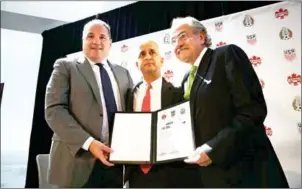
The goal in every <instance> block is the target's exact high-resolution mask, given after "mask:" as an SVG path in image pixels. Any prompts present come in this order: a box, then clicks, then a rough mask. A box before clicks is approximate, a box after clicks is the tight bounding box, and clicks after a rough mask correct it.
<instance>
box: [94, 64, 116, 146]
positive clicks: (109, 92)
mask: <svg viewBox="0 0 302 189" xmlns="http://www.w3.org/2000/svg"><path fill="white" fill-rule="evenodd" d="M96 65H98V66H99V67H100V75H101V82H102V88H103V94H104V98H105V104H106V110H107V118H108V127H109V133H108V134H109V135H110V133H111V132H112V126H113V115H114V113H115V112H116V111H117V107H116V102H115V99H114V93H113V89H112V85H111V81H110V77H109V75H108V73H107V71H106V69H105V68H104V65H103V64H102V63H98V64H96ZM108 137H109V136H107V137H106V138H108ZM105 140H106V139H105ZM104 142H108V141H104Z"/></svg>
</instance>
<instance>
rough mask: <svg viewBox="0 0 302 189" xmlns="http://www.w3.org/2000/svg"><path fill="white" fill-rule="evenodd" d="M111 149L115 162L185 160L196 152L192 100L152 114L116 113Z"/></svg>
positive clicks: (135, 162)
mask: <svg viewBox="0 0 302 189" xmlns="http://www.w3.org/2000/svg"><path fill="white" fill-rule="evenodd" d="M110 147H111V148H112V149H113V152H112V153H111V154H110V156H109V161H111V162H113V163H123V164H142V163H152V164H159V163H166V162H172V161H181V160H184V159H185V158H186V157H187V156H189V155H190V154H191V153H192V152H193V151H194V149H195V143H194V131H193V127H192V122H191V114H190V103H189V101H186V102H182V103H179V104H177V105H174V106H171V107H169V108H165V109H161V110H158V111H156V112H150V113H149V112H148V113H145V112H133V113H123V112H119V113H116V114H115V118H114V125H113V132H112V137H111V144H110Z"/></svg>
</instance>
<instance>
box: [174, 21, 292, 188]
mask: <svg viewBox="0 0 302 189" xmlns="http://www.w3.org/2000/svg"><path fill="white" fill-rule="evenodd" d="M171 32H172V44H173V46H174V53H175V55H176V57H177V58H178V59H179V60H180V61H182V62H185V63H187V64H190V65H191V69H190V72H189V74H187V75H186V77H185V79H184V81H183V88H184V91H185V94H184V99H187V100H190V105H191V110H192V112H191V116H192V120H193V126H194V130H195V143H196V146H198V148H197V149H196V151H195V152H194V153H193V154H192V155H191V156H189V157H188V158H187V159H186V160H185V162H186V163H189V164H195V165H196V166H199V170H200V171H199V174H200V179H201V181H202V184H203V187H205V188H233V187H235V188H241V187H248V188H271V187H273V188H279V187H281V188H288V187H289V186H288V183H287V180H286V177H285V175H284V172H283V170H282V167H281V165H280V163H279V160H278V158H277V156H276V154H275V151H274V149H273V147H272V145H271V143H270V140H269V139H268V137H267V136H266V133H265V128H264V125H263V122H264V120H265V118H266V114H267V109H266V103H265V100H264V96H263V93H262V88H261V85H260V82H259V79H258V77H257V75H256V73H255V71H254V69H253V67H252V65H251V63H250V61H249V58H248V57H247V55H246V54H245V52H244V51H243V50H242V49H241V48H240V47H238V46H236V45H227V46H223V47H220V48H217V49H215V50H212V49H210V48H209V47H210V46H211V39H210V36H209V35H208V33H207V30H206V28H205V27H204V26H203V25H202V24H201V23H200V22H199V21H198V20H196V19H195V18H192V17H185V18H176V19H174V20H173V21H172V26H171Z"/></svg>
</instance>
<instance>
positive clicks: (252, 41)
mask: <svg viewBox="0 0 302 189" xmlns="http://www.w3.org/2000/svg"><path fill="white" fill-rule="evenodd" d="M246 40H247V42H248V43H249V44H251V45H254V44H255V43H256V42H257V38H256V34H252V35H247V36H246Z"/></svg>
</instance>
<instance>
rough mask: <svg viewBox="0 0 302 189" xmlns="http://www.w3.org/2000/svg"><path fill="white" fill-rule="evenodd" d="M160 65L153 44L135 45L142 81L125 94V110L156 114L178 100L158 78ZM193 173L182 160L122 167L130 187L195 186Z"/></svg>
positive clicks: (178, 94)
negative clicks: (127, 98)
mask: <svg viewBox="0 0 302 189" xmlns="http://www.w3.org/2000/svg"><path fill="white" fill-rule="evenodd" d="M163 64H164V59H163V57H162V56H161V54H160V51H159V47H158V44H157V43H156V42H154V41H147V42H145V43H143V44H141V45H140V46H139V54H138V60H137V62H136V65H137V67H138V69H139V70H140V71H141V73H142V75H143V80H142V81H140V82H139V83H138V84H136V86H135V87H134V89H133V91H132V92H131V94H130V95H129V100H128V105H127V107H128V111H130V112H133V111H134V112H150V111H156V110H159V109H162V108H166V107H168V106H170V105H174V104H176V103H179V102H181V101H182V99H183V90H182V89H180V88H176V87H174V86H173V85H172V84H171V83H169V82H167V81H166V80H165V79H164V78H163V77H162V75H161V68H162V66H163ZM146 96H147V97H149V100H147V99H146V98H145V97H146ZM150 98H151V99H150ZM180 140H181V139H180ZM196 170H197V169H196V168H195V166H194V165H187V164H185V163H183V162H182V161H180V162H176V163H167V164H161V165H135V166H132V165H131V166H126V175H125V180H126V181H129V187H130V188H159V187H163V188H175V187H199V186H200V185H199V181H198V180H199V179H198V178H197V176H196Z"/></svg>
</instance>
